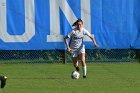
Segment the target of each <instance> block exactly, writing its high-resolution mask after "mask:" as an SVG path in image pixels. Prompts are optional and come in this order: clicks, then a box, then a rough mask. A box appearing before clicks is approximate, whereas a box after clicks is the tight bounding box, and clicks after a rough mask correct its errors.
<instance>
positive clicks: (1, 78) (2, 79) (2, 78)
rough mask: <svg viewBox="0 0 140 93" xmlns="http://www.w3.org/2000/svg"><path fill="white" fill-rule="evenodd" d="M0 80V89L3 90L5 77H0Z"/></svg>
mask: <svg viewBox="0 0 140 93" xmlns="http://www.w3.org/2000/svg"><path fill="white" fill-rule="evenodd" d="M0 80H1V88H4V87H5V85H6V80H7V77H6V76H0Z"/></svg>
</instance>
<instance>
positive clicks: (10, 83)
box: [0, 63, 140, 93]
mask: <svg viewBox="0 0 140 93" xmlns="http://www.w3.org/2000/svg"><path fill="white" fill-rule="evenodd" d="M87 67H88V75H87V78H86V79H83V78H82V69H80V74H81V77H80V79H78V80H74V79H71V77H70V74H71V72H72V71H73V70H74V68H73V66H72V64H0V74H2V75H6V76H7V77H8V80H7V85H6V87H5V90H6V93H139V92H140V88H139V87H140V72H139V71H140V64H138V63H117V64H115V63H101V64H99V63H92V64H87ZM80 68H81V65H80ZM0 93H2V92H1V91H0Z"/></svg>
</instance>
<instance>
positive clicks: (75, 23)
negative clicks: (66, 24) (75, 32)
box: [72, 18, 83, 26]
mask: <svg viewBox="0 0 140 93" xmlns="http://www.w3.org/2000/svg"><path fill="white" fill-rule="evenodd" d="M78 22H82V24H83V21H82V19H80V18H79V19H77V20H76V22H74V23H73V24H72V26H77V23H78Z"/></svg>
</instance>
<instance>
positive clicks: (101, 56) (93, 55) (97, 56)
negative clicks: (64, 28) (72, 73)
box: [0, 49, 140, 63]
mask: <svg viewBox="0 0 140 93" xmlns="http://www.w3.org/2000/svg"><path fill="white" fill-rule="evenodd" d="M139 59H140V50H136V49H87V50H86V61H87V63H95V62H99V63H102V62H139ZM0 63H72V60H71V56H70V53H68V52H66V51H65V50H0Z"/></svg>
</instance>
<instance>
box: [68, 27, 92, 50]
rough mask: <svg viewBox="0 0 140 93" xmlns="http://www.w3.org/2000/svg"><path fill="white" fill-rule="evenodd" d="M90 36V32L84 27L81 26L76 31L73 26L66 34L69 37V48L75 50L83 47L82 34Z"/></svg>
mask: <svg viewBox="0 0 140 93" xmlns="http://www.w3.org/2000/svg"><path fill="white" fill-rule="evenodd" d="M85 35H87V36H91V34H90V33H89V32H88V31H87V30H86V29H85V28H82V30H81V31H78V30H77V29H76V28H74V29H73V30H72V31H71V32H70V33H69V34H68V35H67V36H68V37H69V38H70V48H71V49H72V50H73V51H77V50H78V49H81V48H83V47H84V44H83V38H84V36H85Z"/></svg>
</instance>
